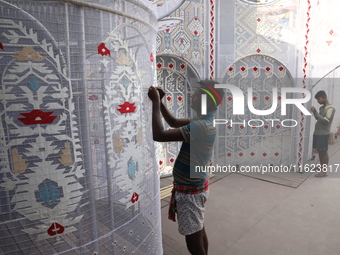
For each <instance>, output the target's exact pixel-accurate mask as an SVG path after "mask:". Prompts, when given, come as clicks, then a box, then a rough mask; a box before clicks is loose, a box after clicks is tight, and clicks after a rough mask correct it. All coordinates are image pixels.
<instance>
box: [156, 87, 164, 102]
mask: <svg viewBox="0 0 340 255" xmlns="http://www.w3.org/2000/svg"><path fill="white" fill-rule="evenodd" d="M156 89H157V90H158V93H159V96H160V98H161V100H162V99H163V97H164V96H165V91H164V90H163V89H162V88H161V87H156Z"/></svg>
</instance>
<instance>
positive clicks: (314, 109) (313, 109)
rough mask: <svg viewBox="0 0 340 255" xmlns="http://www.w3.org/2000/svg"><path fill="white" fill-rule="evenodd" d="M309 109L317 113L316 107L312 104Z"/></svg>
mask: <svg viewBox="0 0 340 255" xmlns="http://www.w3.org/2000/svg"><path fill="white" fill-rule="evenodd" d="M311 111H312V112H313V113H314V114H316V113H317V111H316V108H315V107H314V106H312V108H311Z"/></svg>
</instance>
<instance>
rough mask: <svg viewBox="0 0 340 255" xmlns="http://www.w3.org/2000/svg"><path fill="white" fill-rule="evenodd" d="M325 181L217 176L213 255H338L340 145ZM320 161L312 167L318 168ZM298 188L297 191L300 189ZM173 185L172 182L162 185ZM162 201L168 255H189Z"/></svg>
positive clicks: (212, 199)
mask: <svg viewBox="0 0 340 255" xmlns="http://www.w3.org/2000/svg"><path fill="white" fill-rule="evenodd" d="M329 155H330V165H331V166H332V167H333V169H332V172H329V173H328V176H327V177H325V178H315V177H314V174H312V173H309V174H307V173H305V174H304V175H305V178H302V179H301V174H299V173H296V176H297V180H298V181H296V182H295V184H294V185H284V183H279V182H275V181H271V180H268V179H266V178H264V179H260V178H258V177H254V176H245V175H241V174H235V173H233V174H215V176H213V178H212V179H211V180H212V182H213V183H212V185H211V188H210V195H209V200H208V202H207V209H206V214H205V228H206V232H207V235H208V238H209V254H210V255H295V254H298V255H339V254H340V248H339V239H340V227H339V226H340V167H339V169H337V172H335V168H336V167H337V166H338V165H336V164H339V163H340V142H339V141H337V142H336V143H335V144H333V145H330V149H329ZM317 158H318V157H316V159H315V160H314V161H309V162H308V163H310V164H312V163H317ZM297 182H299V184H298V185H296V183H297ZM170 184H171V177H168V178H164V179H163V178H162V180H161V185H162V186H163V187H164V186H167V185H170ZM168 203H169V197H166V198H164V199H162V204H161V205H162V209H161V213H162V231H163V249H164V255H180V254H182V255H189V252H188V251H187V248H186V246H185V241H184V237H183V236H181V235H180V234H179V233H178V230H177V223H175V222H172V221H170V220H168V219H167V210H168V207H167V205H168Z"/></svg>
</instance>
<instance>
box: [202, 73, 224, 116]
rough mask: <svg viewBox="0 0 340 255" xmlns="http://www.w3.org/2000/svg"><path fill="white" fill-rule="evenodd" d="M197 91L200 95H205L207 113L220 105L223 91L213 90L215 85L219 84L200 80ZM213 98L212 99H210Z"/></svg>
mask: <svg viewBox="0 0 340 255" xmlns="http://www.w3.org/2000/svg"><path fill="white" fill-rule="evenodd" d="M198 83H199V84H200V87H199V89H200V90H201V93H202V94H207V104H208V111H212V110H216V109H217V106H218V105H220V104H221V103H222V100H223V97H224V90H223V89H217V88H215V84H219V82H217V81H214V80H208V79H207V80H201V81H199V82H198ZM211 96H213V98H212V97H211Z"/></svg>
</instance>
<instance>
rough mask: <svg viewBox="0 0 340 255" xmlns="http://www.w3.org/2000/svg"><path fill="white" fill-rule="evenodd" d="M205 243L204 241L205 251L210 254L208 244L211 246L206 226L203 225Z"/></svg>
mask: <svg viewBox="0 0 340 255" xmlns="http://www.w3.org/2000/svg"><path fill="white" fill-rule="evenodd" d="M202 230H203V243H204V249H205V253H206V254H208V246H209V243H208V236H207V233H205V228H204V226H203V229H202Z"/></svg>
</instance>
